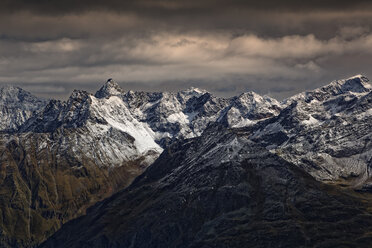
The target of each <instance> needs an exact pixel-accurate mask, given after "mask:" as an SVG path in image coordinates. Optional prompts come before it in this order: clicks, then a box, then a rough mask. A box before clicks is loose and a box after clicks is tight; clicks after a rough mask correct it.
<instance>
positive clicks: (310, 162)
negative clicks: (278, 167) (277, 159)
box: [250, 76, 372, 187]
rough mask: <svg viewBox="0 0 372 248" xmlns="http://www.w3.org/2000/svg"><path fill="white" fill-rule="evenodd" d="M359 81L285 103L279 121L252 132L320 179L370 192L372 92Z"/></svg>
mask: <svg viewBox="0 0 372 248" xmlns="http://www.w3.org/2000/svg"><path fill="white" fill-rule="evenodd" d="M371 89H372V88H371V85H370V84H369V83H368V79H367V78H365V77H363V76H355V77H352V78H349V79H346V80H340V81H335V82H332V83H331V84H329V85H326V86H324V87H322V88H319V89H316V90H314V91H310V92H305V93H301V94H299V95H296V96H294V97H291V98H289V99H287V100H286V101H284V104H285V105H287V107H286V108H285V109H284V110H283V111H282V112H281V113H280V114H279V115H278V116H276V117H273V118H271V119H270V120H267V121H264V122H262V123H259V124H258V125H256V126H255V127H254V128H252V130H251V132H252V135H251V136H250V137H251V139H253V140H254V141H257V142H260V143H261V144H263V145H264V146H266V147H267V148H268V149H269V150H272V151H273V152H275V153H277V154H278V155H280V156H282V157H283V158H285V159H286V160H287V161H290V162H292V163H295V164H297V165H298V166H300V167H302V168H305V170H306V171H308V172H309V173H310V174H311V175H313V176H314V177H315V178H317V179H319V180H331V181H334V180H346V181H348V183H350V184H352V185H353V186H354V187H368V185H369V180H370V177H371V176H370V175H371V173H370V168H371V166H372V164H371V163H372V142H371V140H372V132H371V130H372V112H371V109H372V90H371Z"/></svg>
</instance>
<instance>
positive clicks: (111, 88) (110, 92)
mask: <svg viewBox="0 0 372 248" xmlns="http://www.w3.org/2000/svg"><path fill="white" fill-rule="evenodd" d="M121 94H124V90H123V89H122V88H121V87H120V86H119V85H118V84H117V83H116V82H115V81H114V80H113V79H112V78H109V79H108V80H107V81H106V83H105V84H104V85H103V86H102V87H101V88H100V89H99V90H98V91H97V92H96V94H95V95H94V96H95V97H97V98H104V97H108V96H117V95H121Z"/></svg>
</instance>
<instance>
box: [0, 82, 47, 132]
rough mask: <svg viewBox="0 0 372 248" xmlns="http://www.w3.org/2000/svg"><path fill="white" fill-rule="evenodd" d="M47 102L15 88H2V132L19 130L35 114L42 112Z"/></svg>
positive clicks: (0, 104) (0, 117) (0, 110)
mask: <svg viewBox="0 0 372 248" xmlns="http://www.w3.org/2000/svg"><path fill="white" fill-rule="evenodd" d="M46 104H47V101H46V100H44V99H41V98H38V97H36V96H33V95H32V94H31V93H29V92H27V91H25V90H23V89H21V88H19V87H15V86H11V85H6V86H3V87H1V88H0V130H2V131H15V130H17V129H18V128H19V127H20V126H21V125H22V124H23V123H24V122H25V121H26V120H27V119H28V118H30V117H31V116H32V115H33V114H34V112H37V111H39V110H42V109H43V107H44V106H45V105H46Z"/></svg>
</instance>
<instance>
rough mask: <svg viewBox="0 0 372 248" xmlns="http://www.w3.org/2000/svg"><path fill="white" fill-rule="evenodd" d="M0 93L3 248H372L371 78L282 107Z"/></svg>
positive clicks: (184, 98) (136, 96) (202, 94)
mask: <svg viewBox="0 0 372 248" xmlns="http://www.w3.org/2000/svg"><path fill="white" fill-rule="evenodd" d="M0 93H1V95H0V108H1V113H0V192H1V193H0V194H1V197H0V206H1V207H0V247H36V246H38V245H39V244H41V243H42V242H44V241H45V242H44V243H43V244H42V245H41V247H244V246H250V247H309V246H310V247H368V244H370V242H371V241H372V240H371V237H372V236H371V233H372V225H371V224H372V212H371V208H370V206H371V204H372V202H371V196H370V189H371V187H372V181H371V177H372V176H371V172H370V168H371V167H372V87H371V85H370V84H369V81H368V79H367V78H366V77H364V76H362V75H357V76H354V77H352V78H349V79H344V80H338V81H334V82H331V83H330V84H328V85H325V86H323V87H321V88H318V89H315V90H313V91H308V92H304V93H300V94H298V95H295V96H293V97H290V98H288V99H285V100H284V101H282V102H278V101H276V100H275V99H273V98H271V97H269V96H260V95H258V94H256V93H254V92H246V93H243V94H241V95H239V96H235V97H231V98H220V97H216V96H213V95H212V94H211V93H209V92H207V91H205V90H201V89H197V88H190V89H187V90H183V91H180V92H135V91H131V90H129V91H126V90H124V89H122V88H121V87H120V86H119V85H118V84H117V83H115V82H114V81H113V80H112V79H109V80H107V82H106V83H104V85H103V86H102V87H101V88H100V89H99V90H98V91H97V92H96V93H95V94H91V93H88V92H86V91H81V90H74V91H73V92H72V94H71V96H70V97H69V99H68V100H67V101H58V100H44V99H39V98H37V97H35V96H32V95H31V94H30V93H28V92H26V91H23V90H22V89H20V88H16V87H11V86H5V87H3V88H1V89H0ZM87 209H88V210H87ZM73 219H74V220H73ZM61 227H62V228H61ZM48 238H49V239H48Z"/></svg>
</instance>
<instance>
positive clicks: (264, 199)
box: [41, 125, 372, 248]
mask: <svg viewBox="0 0 372 248" xmlns="http://www.w3.org/2000/svg"><path fill="white" fill-rule="evenodd" d="M248 136H249V134H247V133H246V132H241V131H239V132H238V133H237V132H236V131H234V130H226V129H225V128H223V127H221V126H220V125H216V126H213V127H212V126H211V127H209V128H208V129H207V130H206V132H205V133H204V134H203V135H202V136H201V137H197V138H194V139H191V140H186V141H183V142H179V143H176V144H173V145H172V146H170V147H169V148H168V149H166V150H165V151H164V152H163V153H162V155H161V156H160V157H159V158H158V159H157V160H156V162H155V163H154V164H153V165H151V166H150V167H149V168H148V169H147V170H146V171H145V172H144V173H143V174H142V175H141V176H139V177H138V178H137V179H136V180H135V181H134V182H133V184H132V185H131V186H130V187H128V188H127V189H125V190H123V191H121V192H119V193H117V194H115V195H114V196H112V197H110V198H108V199H106V200H104V201H102V202H100V203H98V204H96V205H95V206H94V207H92V208H91V209H89V210H88V214H87V215H86V216H83V217H80V218H78V219H76V220H73V221H71V222H69V223H67V224H66V225H64V226H63V227H62V229H61V230H59V231H58V232H57V233H55V234H54V235H53V236H52V237H51V238H50V239H48V240H47V241H46V242H45V243H44V244H42V245H41V247H48V248H50V247H54V248H56V247H79V248H80V247H112V248H114V247H159V248H161V247H229V248H231V247H370V243H371V241H372V236H371V231H372V215H371V214H370V213H369V210H368V207H369V206H368V204H367V202H365V201H362V200H360V199H358V198H357V197H356V196H357V195H356V194H355V193H350V194H348V193H347V192H342V191H340V190H338V189H337V188H335V187H334V186H326V185H324V184H322V183H319V182H317V181H315V180H314V179H313V178H312V177H311V176H309V175H308V174H307V173H305V172H304V171H303V170H301V169H299V168H298V167H296V166H294V165H292V164H290V163H288V162H286V161H285V160H283V159H282V158H280V157H279V156H277V155H275V154H272V153H269V152H268V151H267V150H266V149H264V148H262V147H261V146H258V145H257V144H254V143H253V142H252V141H250V140H249V138H248ZM353 194H354V195H353ZM358 197H360V196H358Z"/></svg>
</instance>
